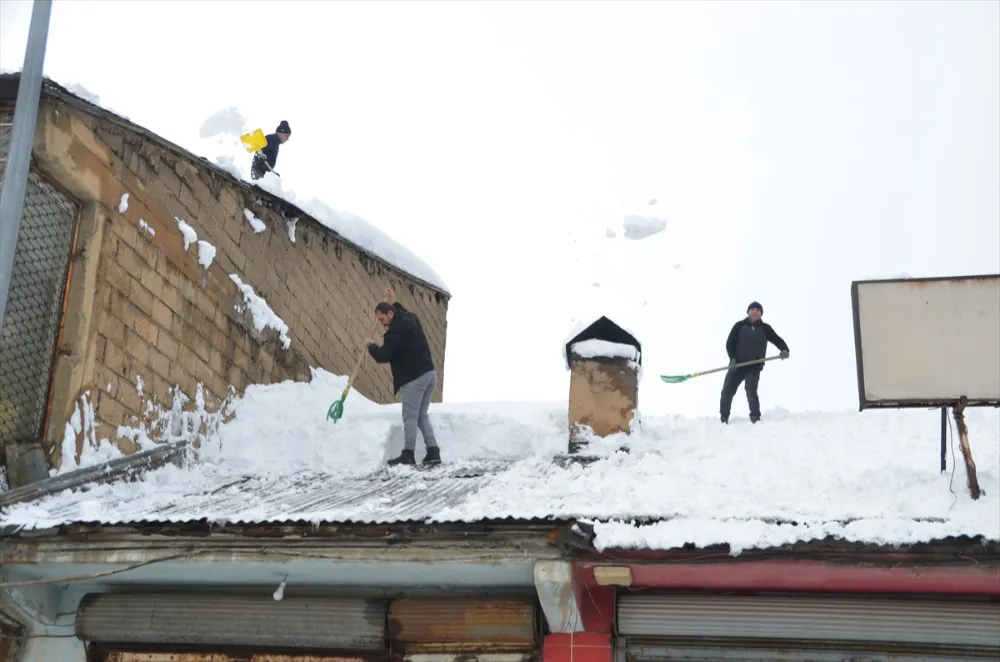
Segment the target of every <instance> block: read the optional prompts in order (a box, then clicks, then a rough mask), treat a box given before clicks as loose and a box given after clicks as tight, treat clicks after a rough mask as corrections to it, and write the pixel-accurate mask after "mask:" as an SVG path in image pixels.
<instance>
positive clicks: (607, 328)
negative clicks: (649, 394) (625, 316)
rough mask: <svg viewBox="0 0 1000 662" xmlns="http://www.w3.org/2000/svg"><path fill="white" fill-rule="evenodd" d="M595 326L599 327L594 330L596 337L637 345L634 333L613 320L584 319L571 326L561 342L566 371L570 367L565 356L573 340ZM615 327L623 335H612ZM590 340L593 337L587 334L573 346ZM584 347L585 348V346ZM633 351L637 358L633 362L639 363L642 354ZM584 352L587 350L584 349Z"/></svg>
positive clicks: (599, 318)
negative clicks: (603, 336) (612, 337)
mask: <svg viewBox="0 0 1000 662" xmlns="http://www.w3.org/2000/svg"><path fill="white" fill-rule="evenodd" d="M595 325H599V326H598V327H597V328H596V332H597V335H614V337H615V340H625V341H628V342H629V343H631V342H633V341H634V342H635V343H636V344H637V345H638V344H639V341H638V339H637V336H636V335H635V333H633V332H632V331H631V330H630V329H628V328H626V327H624V326H622V325H621V324H619V323H618V322H615V321H614V320H612V319H610V318H609V317H607V316H606V315H596V316H592V317H586V318H584V319H583V320H581V321H579V322H577V323H576V324H575V325H574V326H573V328H572V329H570V332H569V333H568V334H566V337H565V338H564V339H563V341H562V357H563V365H564V366H565V367H566V369H567V370H569V369H570V367H571V366H570V363H569V355H568V354H567V351H568V350H569V345H570V343H571V342H572V341H574V340H577V336H580V335H581V334H583V332H584V331H587V330H588V329H590V327H592V326H595ZM615 327H617V329H620V331H623V332H624V334H622V333H621V332H619V333H613V331H614V330H615ZM626 334H627V335H626ZM591 339H594V338H593V335H592V334H589V333H588V334H586V335H584V336H583V337H581V338H580V339H579V341H578V342H577V343H574V345H578V344H580V341H583V340H591ZM616 344H624V343H616ZM584 347H587V346H586V345H585V346H584ZM605 349H607V348H605ZM634 349H635V350H636V357H637V358H635V359H633V360H636V361H640V362H641V359H642V353H641V352H640V351H639V348H638V347H634ZM584 351H587V350H586V349H584Z"/></svg>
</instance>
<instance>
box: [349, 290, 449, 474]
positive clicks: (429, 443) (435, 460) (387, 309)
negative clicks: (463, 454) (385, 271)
mask: <svg viewBox="0 0 1000 662" xmlns="http://www.w3.org/2000/svg"><path fill="white" fill-rule="evenodd" d="M385 298H386V300H385V301H381V302H379V304H378V305H377V306H375V317H376V318H377V319H378V321H379V322H380V323H381V324H382V326H384V327H385V335H384V336H383V338H382V346H381V347H379V346H378V345H376V344H375V343H373V342H372V339H371V338H365V347H367V348H368V353H369V354H371V355H372V358H373V359H375V360H376V361H377V362H378V363H388V364H389V368H390V369H391V370H392V387H393V393H398V392H399V390H400V389H402V391H403V452H402V453H400V455H399V457H397V458H395V459H392V460H389V465H390V466H395V465H397V464H416V460H415V459H414V457H413V451H414V450H415V449H416V446H417V429H419V430H420V433H421V434H422V435H423V437H424V446H426V447H427V454H426V455H424V462H423V463H424V464H428V465H429V464H440V463H441V450H440V449H439V448H438V445H437V440H436V439H435V438H434V430H433V429H432V428H431V422H430V419H429V418H428V417H427V410H428V408H429V407H430V404H431V396H432V395H433V394H434V388H435V387H436V386H437V373H436V372H435V371H434V360H433V359H432V358H431V350H430V347H429V346H428V345H427V337H426V336H425V335H424V329H423V327H422V326H421V324H420V318H419V317H417V316H416V315H415V314H413V313H411V312H410V311H408V310H406V309H405V308H403V306H402V304H400V303H399V302H398V301H396V297H395V295H394V294H393V291H392V288H391V287H390V288H386V291H385Z"/></svg>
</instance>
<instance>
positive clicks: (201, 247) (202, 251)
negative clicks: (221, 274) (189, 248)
mask: <svg viewBox="0 0 1000 662" xmlns="http://www.w3.org/2000/svg"><path fill="white" fill-rule="evenodd" d="M214 259H215V246H213V245H212V244H210V243H208V242H207V241H205V240H203V239H199V240H198V264H200V265H201V266H202V268H203V269H208V268H209V267H210V266H212V260H214Z"/></svg>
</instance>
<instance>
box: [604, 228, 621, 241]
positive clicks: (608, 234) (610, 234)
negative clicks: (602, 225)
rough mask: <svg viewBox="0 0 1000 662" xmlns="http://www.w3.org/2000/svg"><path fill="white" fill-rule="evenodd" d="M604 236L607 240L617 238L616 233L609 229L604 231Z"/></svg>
mask: <svg viewBox="0 0 1000 662" xmlns="http://www.w3.org/2000/svg"><path fill="white" fill-rule="evenodd" d="M604 236H605V237H607V238H608V239H614V238H615V237H617V236H618V233H617V232H615V231H614V230H612V229H611V228H608V229H607V230H605V231H604Z"/></svg>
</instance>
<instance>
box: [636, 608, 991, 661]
mask: <svg viewBox="0 0 1000 662" xmlns="http://www.w3.org/2000/svg"><path fill="white" fill-rule="evenodd" d="M617 630H618V633H619V634H620V635H624V636H625V642H626V647H627V648H628V649H629V655H630V657H631V658H632V659H637V660H641V659H671V660H673V659H684V660H715V659H727V660H728V659H745V660H772V659H782V660H799V659H809V660H814V659H815V660H821V659H822V660H827V659H829V660H841V659H865V660H868V659H871V660H881V659H883V658H882V657H880V656H879V654H878V651H885V650H890V649H893V650H895V651H896V653H898V654H900V657H898V658H897V657H892V658H891V659H893V660H895V659H911V658H910V657H905V656H904V655H916V657H913V658H912V659H933V657H934V656H935V655H941V654H945V655H946V657H947V656H951V655H955V656H957V657H951V658H950V659H966V657H968V658H969V659H976V658H977V657H985V658H986V659H1000V603H998V602H995V601H994V602H991V601H989V600H926V599H925V600H914V599H892V598H872V599H868V598H855V597H850V598H838V597H827V596H823V597H817V596H799V597H784V596H782V597H778V596H721V595H720V596H706V595H625V596H622V597H621V598H620V600H619V604H618V625H617ZM660 638H662V639H664V640H670V641H671V642H672V645H671V646H669V647H667V648H664V647H663V646H662V645H661V646H656V645H652V644H654V643H655V640H656V639H660ZM633 642H634V643H635V646H633V645H632V644H633ZM707 642H712V643H711V644H709V645H708V646H706V645H705V644H706V643H707ZM727 642H728V643H727ZM775 642H781V644H780V645H778V646H774V645H773V644H775ZM661 643H662V642H661ZM764 644H769V645H764ZM709 648H711V649H712V650H714V651H715V652H714V653H713V654H712V655H710V656H707V657H706V655H707V653H706V652H705V650H707V649H709ZM765 648H771V649H772V650H771V652H768V651H766V650H764V649H765ZM737 649H738V650H737ZM775 649H780V650H781V651H782V653H781V655H782V656H781V657H777V656H776V655H777V653H775V652H774V650H775ZM795 649H798V650H800V651H805V650H808V651H809V654H808V656H805V653H802V656H796V654H795ZM818 649H825V650H826V651H827V652H826V653H822V654H820V653H817V652H816V651H817V650H818ZM836 649H842V650H852V651H856V652H865V654H866V655H867V654H868V652H869V651H874V652H873V653H872V654H871V655H870V656H868V657H864V656H862V657H860V658H855V657H847V658H845V657H843V656H842V655H841V654H840V653H837V652H835V650H836ZM668 651H669V652H670V654H667V653H668ZM699 651H700V652H699ZM720 651H728V652H725V656H724V657H720V655H722V654H723V653H722V652H720ZM855 654H856V653H852V654H851V655H852V656H853V655H855ZM845 655H846V653H845ZM741 656H742V657H741ZM885 659H890V658H888V657H887V658H885Z"/></svg>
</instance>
